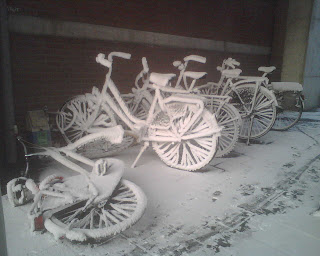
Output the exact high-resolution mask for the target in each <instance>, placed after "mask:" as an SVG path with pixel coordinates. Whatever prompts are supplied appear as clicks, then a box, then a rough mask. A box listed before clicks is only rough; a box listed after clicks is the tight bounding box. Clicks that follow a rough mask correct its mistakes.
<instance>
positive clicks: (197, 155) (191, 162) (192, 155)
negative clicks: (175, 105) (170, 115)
mask: <svg viewBox="0 0 320 256" xmlns="http://www.w3.org/2000/svg"><path fill="white" fill-rule="evenodd" d="M161 113H162V112H161ZM193 114H194V112H193V111H186V112H185V114H184V115H183V116H181V117H179V118H176V119H175V120H174V122H173V125H172V126H170V127H169V128H168V129H157V128H154V129H152V128H149V134H150V135H152V136H155V137H157V138H158V139H159V140H161V139H162V138H163V142H158V141H153V142H152V146H153V149H154V150H155V152H156V153H157V154H158V156H159V157H160V159H161V160H162V161H163V162H164V163H165V164H167V165H168V166H171V167H173V168H177V169H182V170H186V171H195V170H198V169H200V168H202V167H204V166H205V165H206V164H208V163H209V162H210V161H211V159H212V158H213V156H214V154H215V153H216V150H217V140H218V134H217V133H213V134H212V133H211V132H212V131H215V130H217V129H218V127H219V126H218V124H217V121H216V119H215V118H214V116H213V115H212V114H211V113H210V112H209V111H208V110H204V111H203V113H202V114H201V115H200V117H199V118H198V120H196V121H195V122H194V123H193V124H192V125H191V127H190V128H189V129H188V130H187V131H186V132H185V133H184V134H183V135H182V136H181V134H177V131H178V133H179V130H181V129H183V128H184V127H186V125H188V121H190V119H191V117H192V115H193ZM210 133H211V135H206V134H210ZM201 134H203V135H201ZM193 135H196V137H195V138H193V139H183V137H186V138H187V136H193ZM197 135H198V136H197ZM180 136H181V137H180ZM170 138H173V139H176V138H180V139H181V141H179V142H173V141H172V140H170Z"/></svg>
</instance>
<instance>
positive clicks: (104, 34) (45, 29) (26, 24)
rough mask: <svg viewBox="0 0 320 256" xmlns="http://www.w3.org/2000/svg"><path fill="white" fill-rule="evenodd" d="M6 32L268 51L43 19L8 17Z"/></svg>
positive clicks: (238, 50) (175, 45)
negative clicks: (7, 30)
mask: <svg viewBox="0 0 320 256" xmlns="http://www.w3.org/2000/svg"><path fill="white" fill-rule="evenodd" d="M9 30H10V31H12V32H16V33H23V34H32V35H50V36H63V37H74V38H87V39H97V40H111V41H121V42H131V43H142V44H152V45H160V46H169V47H179V48H192V49H203V50H212V51H223V52H234V53H247V54H255V55H269V54H270V52H271V48H270V47H263V46H256V45H249V44H237V43H232V42H224V41H215V40H209V39H201V38H193V37H185V36H176V35H169V34H163V33H155V32H147V31H139V30H133V29H124V28H115V27H109V26H102V25H94V24H88V23H80V22H70V21H61V20H53V19H45V18H39V17H33V16H24V15H15V14H11V15H10V16H9Z"/></svg>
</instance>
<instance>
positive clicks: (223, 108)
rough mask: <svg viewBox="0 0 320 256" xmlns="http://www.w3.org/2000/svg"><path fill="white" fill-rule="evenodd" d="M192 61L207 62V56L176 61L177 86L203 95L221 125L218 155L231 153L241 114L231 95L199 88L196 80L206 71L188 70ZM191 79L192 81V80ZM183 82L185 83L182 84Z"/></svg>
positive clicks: (195, 56)
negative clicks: (216, 93) (213, 92)
mask: <svg viewBox="0 0 320 256" xmlns="http://www.w3.org/2000/svg"><path fill="white" fill-rule="evenodd" d="M190 61H194V62H198V63H206V58H205V57H202V56H198V55H190V56H186V57H185V58H184V59H183V62H182V61H174V62H173V66H175V67H177V68H178V69H179V70H180V73H179V77H178V79H177V81H176V84H175V88H184V89H185V90H186V91H187V92H188V93H196V94H197V95H200V96H201V99H202V100H203V101H204V103H205V106H206V108H207V109H208V110H209V111H210V112H211V113H212V114H214V115H215V116H216V119H217V122H218V125H219V126H220V127H221V136H220V137H219V143H218V149H217V153H216V155H215V156H216V157H222V156H224V155H227V154H229V153H230V152H231V151H232V150H233V148H234V147H235V145H236V143H237V141H238V137H239V126H240V123H241V116H240V114H239V111H238V110H237V109H236V108H235V107H234V106H233V105H232V104H231V103H230V100H231V97H229V96H221V95H215V94H212V93H211V92H209V91H206V90H199V88H198V87H197V86H195V85H196V80H197V79H199V78H201V77H203V76H204V75H205V74H206V73H205V72H193V71H186V69H187V66H188V63H189V62H190ZM190 81H191V82H190ZM182 82H183V85H182Z"/></svg>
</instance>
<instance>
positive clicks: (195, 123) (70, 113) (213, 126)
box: [57, 52, 220, 170]
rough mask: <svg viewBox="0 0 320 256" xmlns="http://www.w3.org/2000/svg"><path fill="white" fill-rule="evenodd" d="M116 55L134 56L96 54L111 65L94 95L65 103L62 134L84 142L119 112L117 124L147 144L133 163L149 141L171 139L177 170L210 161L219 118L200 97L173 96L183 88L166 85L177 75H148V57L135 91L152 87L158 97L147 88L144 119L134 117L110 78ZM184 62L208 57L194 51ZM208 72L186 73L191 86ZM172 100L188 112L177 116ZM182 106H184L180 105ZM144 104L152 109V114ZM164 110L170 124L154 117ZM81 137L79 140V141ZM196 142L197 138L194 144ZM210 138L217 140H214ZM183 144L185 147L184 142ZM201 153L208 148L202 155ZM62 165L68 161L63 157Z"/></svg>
mask: <svg viewBox="0 0 320 256" xmlns="http://www.w3.org/2000/svg"><path fill="white" fill-rule="evenodd" d="M114 56H117V57H121V58H125V59H128V58H130V54H127V53H120V52H111V53H110V54H109V55H108V57H107V58H106V56H105V55H104V54H101V53H100V54H98V56H97V58H96V61H97V62H98V63H100V64H101V65H103V66H105V67H106V68H108V69H109V71H108V73H107V74H106V79H105V83H104V85H103V88H102V90H101V92H100V91H99V90H98V89H96V88H93V90H92V93H91V94H86V95H84V96H77V97H76V98H75V99H72V100H71V101H70V102H69V103H67V104H65V106H64V107H63V108H62V111H60V115H59V116H58V118H57V125H58V127H60V128H59V129H60V131H61V132H62V134H63V136H64V137H67V141H68V142H75V143H79V141H81V139H80V138H81V137H82V136H84V135H85V134H94V133H96V132H98V131H101V129H102V128H106V127H112V126H114V122H113V120H115V118H114V116H116V117H117V120H116V122H119V120H121V123H124V125H125V126H126V127H128V129H130V131H131V132H132V134H131V135H132V137H135V138H137V141H139V142H143V143H144V144H143V145H144V146H143V147H142V150H141V151H140V153H139V154H138V156H137V158H136V160H135V161H134V165H135V163H136V162H137V161H138V159H139V157H140V156H141V154H142V152H143V151H144V150H145V149H146V147H147V146H148V145H149V144H150V141H151V142H156V143H158V142H161V143H162V142H165V143H167V142H169V143H172V144H175V145H176V147H177V148H178V152H177V154H178V155H182V156H183V159H181V158H180V157H178V159H171V160H173V161H171V163H170V164H169V165H170V166H172V167H175V168H179V169H183V170H197V169H200V168H201V167H204V165H205V164H207V163H208V162H209V161H211V159H212V158H213V156H214V154H215V150H216V149H215V147H216V143H215V142H216V141H217V138H218V136H219V132H220V129H219V127H218V125H217V122H216V120H215V117H214V116H213V115H208V114H207V113H204V104H203V101H202V100H200V99H199V98H197V97H194V98H192V97H189V96H187V97H186V93H184V95H179V96H175V94H177V93H181V90H176V89H175V88H171V87H170V86H167V85H168V84H169V81H170V79H172V78H173V77H174V76H175V74H159V73H151V74H150V76H149V74H148V72H149V67H148V65H147V61H146V59H145V58H143V59H142V64H143V70H142V71H141V72H140V74H139V75H138V76H137V78H136V81H135V82H136V89H135V91H133V93H134V94H135V95H138V94H140V92H141V91H144V92H146V90H145V88H146V87H148V86H151V87H153V89H154V91H155V93H154V97H152V95H151V94H150V93H147V92H146V94H144V95H143V97H144V98H145V99H144V102H147V104H143V105H142V106H143V107H142V108H140V110H142V112H144V114H143V115H141V116H144V117H145V118H143V119H139V118H138V117H137V116H135V113H136V112H135V111H131V109H129V108H128V105H127V104H126V101H125V100H124V99H123V98H122V95H121V94H120V92H119V90H118V88H117V86H116V85H115V84H114V82H113V81H112V79H111V73H112V61H113V57H114ZM185 61H186V62H188V61H198V62H202V63H205V61H206V58H204V57H200V56H196V55H190V56H187V57H186V58H185ZM204 74H205V72H189V73H186V75H187V76H188V77H191V78H192V79H193V80H194V81H193V84H192V86H193V85H194V82H195V80H196V79H198V78H200V77H201V76H203V75H204ZM185 77H186V76H185ZM140 79H141V80H142V82H143V85H142V86H139V85H138V81H139V80H140ZM179 79H180V77H179ZM143 87H144V88H143ZM140 89H141V90H140ZM142 89H143V90H142ZM161 91H163V92H169V93H170V94H172V96H170V97H168V98H165V97H164V95H163V94H162V93H161ZM129 100H132V98H131V99H130V98H129ZM135 100H136V101H139V102H141V101H142V98H141V97H139V96H138V97H136V96H134V99H133V101H131V102H133V110H137V109H138V108H135V106H134V104H135V103H136V102H135ZM173 102H175V103H178V105H179V109H180V110H181V109H182V110H186V111H184V112H182V111H179V115H178V116H174V112H175V110H174V111H172V110H173V109H172V108H171V109H170V106H172V104H173ZM183 104H185V105H184V106H182V105H183ZM178 105H177V106H178ZM190 106H192V107H190ZM145 107H146V108H148V107H149V110H148V112H147V111H146V108H145ZM176 110H178V109H176ZM161 111H162V112H163V113H169V114H168V116H167V117H168V118H169V122H168V123H167V122H166V121H165V122H164V120H163V119H162V120H159V121H160V122H159V123H157V122H154V120H155V118H157V117H161V116H160V115H158V114H159V112H161ZM112 112H113V113H112ZM165 115H166V114H164V115H163V117H165ZM160 119H161V118H160ZM200 124H201V125H200ZM151 125H152V126H153V127H152V128H151V129H152V131H150V132H149V131H148V130H149V127H151ZM155 126H156V127H155ZM202 126H203V127H202ZM169 130H170V131H169ZM188 133H189V134H188ZM149 134H153V135H152V137H149ZM186 134H188V135H186ZM68 137H69V138H68ZM207 137H208V138H207ZM78 139H80V140H79V141H77V140H78ZM202 139H204V140H207V139H208V140H209V141H210V142H205V143H204V144H201V143H199V142H200V141H201V140H202ZM197 140H198V142H196V141H197ZM211 141H214V142H213V143H211ZM182 144H185V145H184V146H182ZM187 144H188V146H187ZM189 144H190V145H191V146H190V145H189ZM200 144H201V145H200ZM123 148H125V147H123ZM166 151H167V149H166V150H165V151H164V152H163V151H161V150H157V153H158V154H159V156H160V158H163V156H162V155H163V154H167V152H166ZM193 151H194V152H193ZM203 151H204V152H205V153H204V154H203ZM183 152H184V153H183ZM64 153H66V154H68V155H69V156H71V155H72V153H68V152H64ZM194 154H198V156H200V155H202V157H195V158H193V155H194ZM75 157H76V156H75ZM77 157H78V156H77ZM185 158H186V160H185ZM182 160H183V162H184V163H183V164H181V161H182ZM64 163H65V164H67V163H66V161H65V160H64ZM70 167H71V164H70Z"/></svg>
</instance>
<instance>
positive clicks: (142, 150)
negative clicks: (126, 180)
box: [131, 141, 150, 168]
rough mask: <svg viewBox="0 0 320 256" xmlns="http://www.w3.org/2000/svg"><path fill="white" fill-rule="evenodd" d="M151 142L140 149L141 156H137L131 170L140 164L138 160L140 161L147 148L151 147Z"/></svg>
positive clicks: (145, 143) (146, 142)
mask: <svg viewBox="0 0 320 256" xmlns="http://www.w3.org/2000/svg"><path fill="white" fill-rule="evenodd" d="M149 144H150V143H149V141H145V142H144V144H143V146H142V148H141V149H140V152H139V154H138V155H137V157H136V159H135V160H134V162H133V164H132V165H131V168H134V167H136V164H137V162H138V160H139V159H140V157H141V155H142V153H143V152H144V151H145V150H146V149H147V147H149Z"/></svg>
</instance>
